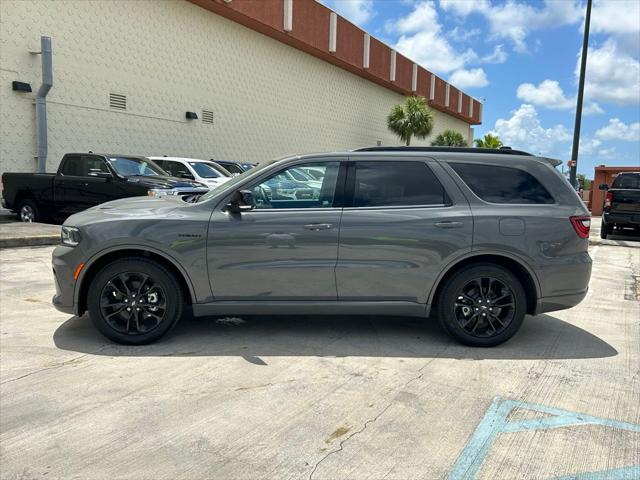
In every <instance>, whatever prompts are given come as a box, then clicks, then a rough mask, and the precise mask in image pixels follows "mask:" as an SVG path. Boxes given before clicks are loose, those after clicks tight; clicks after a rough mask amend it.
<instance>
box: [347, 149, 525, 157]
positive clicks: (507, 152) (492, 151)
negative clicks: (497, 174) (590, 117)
mask: <svg viewBox="0 0 640 480" xmlns="http://www.w3.org/2000/svg"><path fill="white" fill-rule="evenodd" d="M352 152H451V153H490V154H494V155H527V156H530V157H532V156H533V154H531V153H529V152H523V151H522V150H512V149H511V148H504V147H501V148H500V149H497V148H477V147H474V148H470V147H364V148H356V149H355V150H352Z"/></svg>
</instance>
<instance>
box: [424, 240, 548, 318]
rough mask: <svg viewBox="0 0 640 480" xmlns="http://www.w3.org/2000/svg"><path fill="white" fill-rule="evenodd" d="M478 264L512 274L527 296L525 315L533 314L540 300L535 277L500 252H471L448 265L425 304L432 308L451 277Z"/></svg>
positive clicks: (525, 266) (520, 262)
mask: <svg viewBox="0 0 640 480" xmlns="http://www.w3.org/2000/svg"><path fill="white" fill-rule="evenodd" d="M478 263H493V264H495V265H500V266H501V267H504V268H506V269H507V270H509V271H510V272H511V273H513V274H514V275H515V276H516V278H518V280H519V281H520V283H522V286H523V287H524V290H525V295H526V296H527V313H528V314H530V315H533V314H535V312H536V309H537V306H538V300H539V299H540V283H539V281H538V277H537V275H536V274H535V272H534V271H533V269H532V268H531V267H530V266H529V265H527V264H526V262H524V261H523V260H522V259H520V258H517V257H515V256H512V255H508V254H504V253H502V252H500V253H496V252H473V253H471V254H470V255H467V256H465V257H463V258H460V259H458V260H456V261H455V262H452V263H450V264H449V265H448V266H447V268H445V269H444V270H443V271H442V272H441V273H440V276H439V277H438V279H437V280H436V282H435V284H434V285H435V286H434V287H433V288H432V289H431V292H430V293H429V297H428V300H427V304H428V305H430V306H433V305H434V304H435V303H436V302H437V301H438V297H439V295H440V292H441V291H442V288H443V286H444V284H445V283H446V281H447V280H448V279H449V278H450V277H451V276H453V275H454V274H455V273H456V272H458V271H460V270H461V269H463V268H465V267H468V266H470V265H474V264H478Z"/></svg>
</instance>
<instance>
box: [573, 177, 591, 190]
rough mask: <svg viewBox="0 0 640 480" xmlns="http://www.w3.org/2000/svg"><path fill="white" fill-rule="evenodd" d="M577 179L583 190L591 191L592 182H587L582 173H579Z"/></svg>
mask: <svg viewBox="0 0 640 480" xmlns="http://www.w3.org/2000/svg"><path fill="white" fill-rule="evenodd" d="M577 177H578V184H579V185H580V186H582V188H583V189H584V190H591V182H592V181H591V180H589V179H588V178H587V176H586V175H585V174H584V173H579V174H578V175H577Z"/></svg>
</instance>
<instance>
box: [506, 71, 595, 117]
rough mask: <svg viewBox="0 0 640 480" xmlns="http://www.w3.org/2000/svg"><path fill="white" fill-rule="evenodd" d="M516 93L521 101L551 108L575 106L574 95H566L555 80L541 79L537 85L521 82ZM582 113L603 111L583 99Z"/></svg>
mask: <svg viewBox="0 0 640 480" xmlns="http://www.w3.org/2000/svg"><path fill="white" fill-rule="evenodd" d="M516 95H517V97H518V98H519V99H520V100H522V101H523V102H526V103H530V104H532V105H536V106H538V107H545V108H549V109H551V110H571V109H575V108H576V99H575V97H573V98H570V97H567V96H566V95H565V93H564V91H563V90H562V87H560V84H559V83H558V82H557V81H556V80H549V79H547V80H543V81H542V82H540V84H539V85H537V86H536V85H534V84H532V83H522V84H520V85H518V89H517V90H516ZM582 113H583V114H584V115H596V114H600V113H604V112H603V110H602V108H600V105H598V104H597V103H596V102H592V101H590V100H585V101H584V103H583V108H582Z"/></svg>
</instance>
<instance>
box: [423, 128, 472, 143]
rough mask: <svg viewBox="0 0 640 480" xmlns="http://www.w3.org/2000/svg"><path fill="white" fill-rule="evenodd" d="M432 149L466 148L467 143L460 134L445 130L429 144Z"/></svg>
mask: <svg viewBox="0 0 640 480" xmlns="http://www.w3.org/2000/svg"><path fill="white" fill-rule="evenodd" d="M431 145H433V146H434V147H466V146H467V141H466V140H465V139H464V137H463V136H462V134H461V133H458V132H455V131H453V130H445V131H444V132H442V133H441V134H440V135H438V136H437V137H436V139H435V140H434V141H433V142H431Z"/></svg>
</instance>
